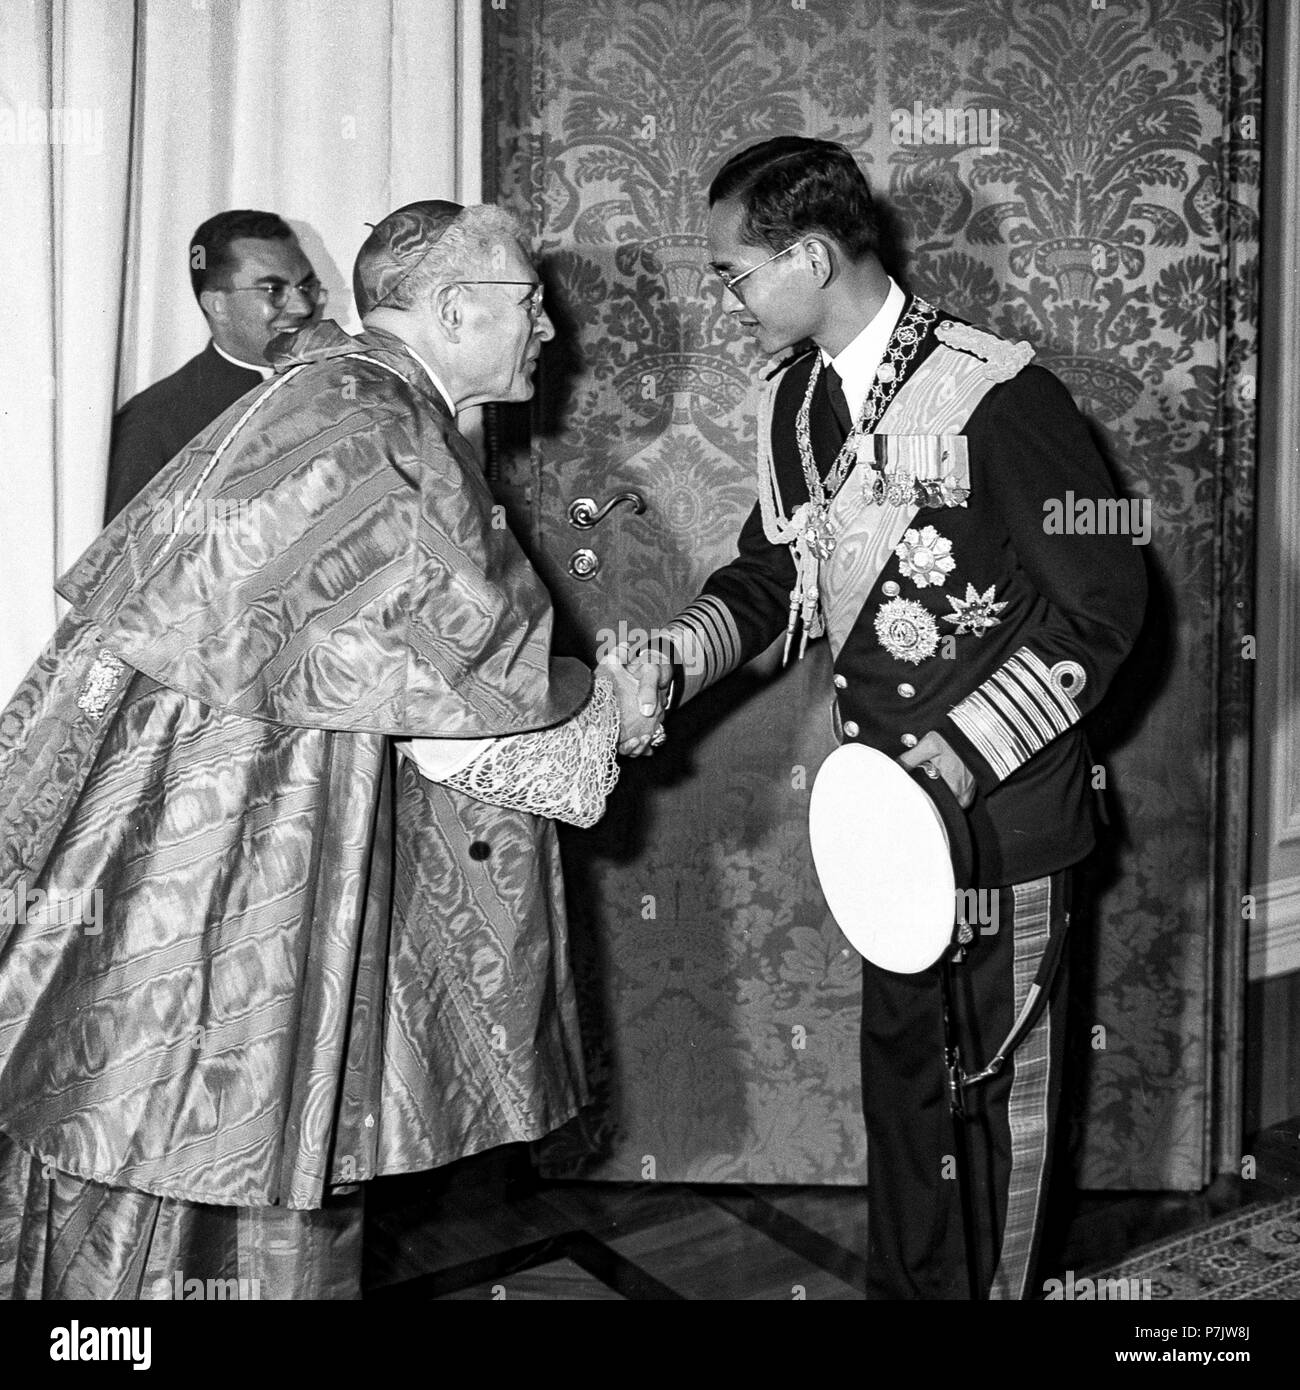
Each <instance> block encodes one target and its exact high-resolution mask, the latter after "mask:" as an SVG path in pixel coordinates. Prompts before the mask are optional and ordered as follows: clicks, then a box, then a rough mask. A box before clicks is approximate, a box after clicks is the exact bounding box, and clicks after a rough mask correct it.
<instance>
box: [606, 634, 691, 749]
mask: <svg viewBox="0 0 1300 1390" xmlns="http://www.w3.org/2000/svg"><path fill="white" fill-rule="evenodd" d="M596 674H597V675H603V676H605V677H606V678H607V679H608V680H609V682H610V683H611V684H612V685H613V687H614V696H615V699H616V700H617V701H618V751H619V752H620V753H622V754H623V755H624V756H625V757H629V758H640V757H644V756H645V755H646V754H648V753H652V752H654V750H655V749H656V748H657V747H658V746H659V745H660V744H661V743H662V742H663V741H664V739H665V738H666V737H667V736H666V735H665V733H664V726H663V716H664V710H665V709H666V708H667V706H668V697H669V693H670V690H671V685H672V675H673V668H672V662H671V660H670V659H669V657H668V656H667V654H666V653H664V652H662V651H659V650H658V649H656V648H654V647H645V648H643V649H642V650H641V651H640V652H638V653H637V655H636V656H634V657H629V655H628V651H627V647H626V646H619V647H616V648H615V649H614V650H613V651H612V652H610V654H609V655H608V656H606V657H604V658H603V659H602V660H601V662H600V663H599V665H598V666H597V667H596Z"/></svg>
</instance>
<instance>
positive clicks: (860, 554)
mask: <svg viewBox="0 0 1300 1390" xmlns="http://www.w3.org/2000/svg"><path fill="white" fill-rule="evenodd" d="M939 327H940V331H941V330H942V329H943V328H945V327H947V325H945V324H940V326H939ZM996 384H997V378H993V377H991V376H990V374H989V366H988V363H987V362H984V361H982V360H981V359H980V358H978V357H973V356H971V355H970V353H968V352H959V351H956V350H955V349H953V348H951V347H948V346H946V345H945V344H944V343H942V342H941V343H940V344H939V345H938V346H937V347H935V349H934V351H933V352H931V353H930V355H929V356H928V357H927V358H926V359H925V360H924V361H923V362H922V363H921V364H920V365H919V366H918V367H917V368H916V370H915V371H914V372H913V373H912V375H911V376H910V377H909V378H908V379H907V381H905V382H904V383H903V385H902V386H901V387H900V388H899V391H898V394H897V395H896V396H895V397H894V399H893V400H892V401H891V402H890V404H889V407H888V409H887V410H886V411H885V413H884V415H883V416H882V417H881V418H880V421H879V422H878V424H877V427H876V430H875V431H874V433H872V434H869V435H865V436H864V437H863V442H864V443H865V442H866V441H868V440H869V441H871V444H872V446H873V447H874V450H875V460H876V462H877V464H878V466H879V468H880V469H881V470H882V472H880V473H878V472H877V471H876V469H875V468H872V467H871V466H870V465H869V463H867V462H866V461H865V460H864V458H863V452H860V453H859V462H858V464H857V465H856V467H855V468H854V469H853V471H852V472H851V473H850V474H849V476H848V478H847V479H845V482H844V484H843V486H842V487H841V488H840V490H839V492H838V493H837V494H836V495H835V500H834V503H833V504H832V507H831V512H830V519H831V523H832V526H833V527H834V531H835V536H836V545H835V550H834V552H833V553H832V555H831V557H830V558H829V559H828V560H823V561H822V562H821V564H820V567H819V571H820V572H819V581H818V583H819V588H820V590H821V603H822V614H823V618H824V621H825V624H826V630H827V636H828V638H829V640H830V644H831V651H832V653H833V654H834V656H835V657H836V658H838V656H839V653H840V648H841V647H842V646H843V645H844V643H845V641H846V640H847V639H848V635H849V633H850V632H851V631H852V629H853V627H854V624H855V623H856V622H857V619H858V615H859V614H860V613H861V611H862V605H863V603H864V602H865V600H866V597H867V595H868V594H869V593H870V592H871V590H872V589H873V588H874V586H875V584H876V581H877V580H878V579H879V578H880V574H881V571H882V570H883V569H884V568H885V566H886V565H887V564H888V563H889V557H890V555H892V554H893V551H894V547H895V546H896V545H897V544H898V543H899V541H900V540H901V539H902V538H903V533H904V532H905V531H906V530H907V529H908V527H909V526H911V525H912V523H913V522H914V521H915V519H916V516H917V513H918V512H919V511H920V510H922V507H923V506H924V505H925V504H924V503H923V502H922V501H921V500H920V499H919V497H918V492H919V491H921V489H918V487H917V486H916V485H917V484H918V483H922V484H924V483H927V482H928V483H933V484H941V485H943V487H944V489H945V490H946V491H948V492H949V494H950V495H951V490H952V489H961V494H960V495H961V497H962V500H961V501H960V502H959V503H957V504H956V505H960V506H965V505H966V502H965V497H966V495H969V492H970V486H971V483H970V460H969V458H968V456H967V450H966V436H965V435H964V434H962V433H961V431H962V430H963V429H964V428H965V425H966V421H967V420H969V419H970V417H971V414H972V413H973V412H974V410H975V407H976V406H977V405H978V404H979V403H980V401H982V400H983V399H984V397H985V395H987V393H988V392H989V391H990V390H991V389H992V388H993V387H994V386H995V385H996ZM882 494H883V495H884V498H885V500H884V501H883V502H879V501H877V500H876V498H877V497H878V496H881V495H882ZM926 509H927V510H928V509H929V508H928V507H927V508H926Z"/></svg>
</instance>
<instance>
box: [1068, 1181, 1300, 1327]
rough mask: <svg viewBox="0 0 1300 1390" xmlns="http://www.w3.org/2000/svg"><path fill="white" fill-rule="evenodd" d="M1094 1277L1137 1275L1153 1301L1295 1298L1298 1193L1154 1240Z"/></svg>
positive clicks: (1299, 1286) (1299, 1259) (1299, 1271)
mask: <svg viewBox="0 0 1300 1390" xmlns="http://www.w3.org/2000/svg"><path fill="white" fill-rule="evenodd" d="M1095 1278H1096V1280H1097V1282H1098V1283H1100V1281H1101V1280H1102V1279H1128V1280H1133V1279H1137V1280H1140V1281H1142V1289H1143V1292H1142V1297H1144V1298H1145V1297H1150V1298H1151V1299H1152V1300H1153V1301H1156V1300H1161V1299H1223V1300H1228V1301H1234V1300H1236V1301H1239V1300H1247V1299H1300V1197H1291V1198H1288V1199H1286V1200H1285V1201H1281V1202H1261V1203H1259V1204H1257V1205H1255V1206H1252V1207H1247V1208H1246V1209H1245V1210H1244V1211H1239V1212H1236V1213H1235V1214H1233V1215H1231V1216H1227V1217H1224V1218H1222V1219H1221V1220H1219V1221H1215V1222H1213V1223H1212V1224H1210V1225H1209V1226H1202V1227H1200V1228H1199V1229H1198V1230H1196V1231H1193V1232H1191V1233H1189V1234H1187V1235H1181V1236H1178V1237H1177V1238H1176V1239H1174V1240H1164V1241H1159V1242H1157V1243H1156V1244H1154V1245H1149V1246H1147V1247H1146V1249H1144V1250H1140V1251H1138V1252H1137V1253H1136V1254H1134V1255H1131V1256H1130V1257H1129V1258H1128V1259H1126V1260H1124V1261H1123V1263H1121V1264H1117V1265H1113V1266H1111V1268H1109V1269H1107V1270H1105V1271H1104V1272H1103V1273H1102V1274H1100V1275H1097V1276H1095ZM1148 1280H1149V1281H1150V1292H1149V1293H1148V1292H1147V1288H1146V1281H1148Z"/></svg>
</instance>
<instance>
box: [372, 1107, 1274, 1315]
mask: <svg viewBox="0 0 1300 1390" xmlns="http://www.w3.org/2000/svg"><path fill="white" fill-rule="evenodd" d="M1249 1150H1250V1152H1252V1153H1253V1154H1254V1155H1255V1157H1256V1159H1257V1163H1258V1169H1257V1174H1256V1176H1255V1177H1254V1178H1253V1179H1250V1180H1245V1179H1241V1178H1229V1179H1220V1180H1219V1181H1218V1182H1217V1183H1216V1184H1215V1185H1214V1186H1213V1187H1211V1188H1210V1189H1209V1190H1208V1191H1207V1192H1204V1193H1199V1194H1173V1193H1092V1194H1083V1193H1076V1194H1070V1193H1067V1194H1065V1195H1064V1196H1054V1198H1053V1202H1052V1205H1051V1210H1050V1212H1049V1220H1048V1225H1047V1230H1046V1233H1045V1237H1044V1240H1045V1253H1044V1262H1043V1268H1042V1270H1041V1271H1040V1274H1041V1277H1042V1278H1049V1277H1052V1276H1053V1275H1054V1274H1059V1273H1061V1272H1063V1271H1065V1270H1067V1269H1070V1270H1074V1271H1075V1272H1076V1273H1077V1274H1080V1275H1082V1274H1086V1273H1087V1272H1088V1271H1089V1270H1097V1269H1101V1268H1104V1267H1105V1266H1107V1265H1109V1264H1111V1263H1113V1262H1114V1261H1116V1260H1118V1259H1119V1258H1120V1257H1122V1256H1123V1255H1125V1254H1127V1253H1129V1252H1130V1251H1132V1250H1134V1249H1136V1248H1137V1247H1139V1246H1141V1245H1145V1244H1147V1243H1148V1242H1150V1241H1153V1240H1158V1239H1161V1238H1163V1237H1166V1236H1170V1235H1173V1234H1176V1233H1179V1232H1183V1231H1187V1230H1191V1229H1194V1228H1195V1227H1197V1226H1199V1225H1204V1224H1205V1223H1207V1222H1209V1221H1211V1220H1213V1219H1214V1218H1215V1217H1217V1216H1220V1215H1222V1214H1223V1213H1225V1212H1228V1211H1233V1210H1237V1209H1239V1208H1241V1207H1244V1206H1247V1205H1249V1204H1250V1203H1252V1202H1258V1201H1271V1200H1274V1199H1276V1198H1277V1197H1281V1196H1285V1195H1294V1194H1297V1193H1300V1121H1290V1122H1288V1123H1287V1124H1285V1125H1277V1126H1274V1127H1273V1128H1271V1129H1269V1130H1265V1131H1263V1132H1262V1133H1261V1134H1260V1135H1258V1136H1256V1137H1255V1139H1254V1141H1253V1142H1252V1144H1251V1145H1250V1146H1249ZM368 1194H369V1195H368V1197H367V1203H368V1207H367V1233H366V1273H365V1284H366V1297H367V1298H368V1299H401V1298H405V1299H416V1300H428V1299H525V1300H532V1301H554V1300H571V1299H606V1300H620V1299H707V1300H718V1299H727V1300H734V1299H781V1300H785V1301H789V1300H790V1299H793V1298H799V1297H803V1298H808V1299H833V1300H839V1301H852V1300H857V1299H862V1298H863V1293H862V1290H863V1286H864V1273H865V1269H864V1260H863V1254H864V1252H865V1250H866V1194H865V1193H864V1192H863V1190H862V1189H859V1188H843V1187H834V1188H825V1187H822V1188H809V1187H742V1186H733V1185H720V1184H719V1185H712V1186H685V1185H680V1184H671V1183H635V1184H633V1183H579V1182H543V1181H540V1180H538V1179H537V1178H536V1177H535V1176H534V1175H533V1173H532V1171H531V1169H530V1168H529V1166H528V1161H527V1155H526V1152H525V1151H524V1149H523V1148H522V1146H520V1147H508V1148H505V1149H498V1150H494V1151H493V1152H492V1153H490V1154H485V1155H483V1156H481V1157H479V1158H474V1159H468V1160H465V1161H464V1162H462V1163H459V1164H454V1165H452V1166H450V1167H448V1168H444V1169H440V1170H438V1171H437V1172H434V1173H426V1174H420V1175H418V1176H415V1177H411V1178H388V1179H382V1180H380V1181H378V1182H375V1183H372V1184H370V1187H369V1189H368Z"/></svg>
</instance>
